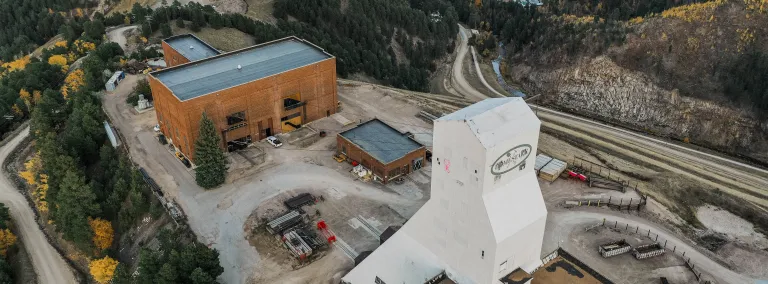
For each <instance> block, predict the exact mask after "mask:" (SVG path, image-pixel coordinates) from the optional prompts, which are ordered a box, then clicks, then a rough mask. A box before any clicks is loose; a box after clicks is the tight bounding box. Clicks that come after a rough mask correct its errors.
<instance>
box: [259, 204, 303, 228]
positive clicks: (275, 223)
mask: <svg viewBox="0 0 768 284" xmlns="http://www.w3.org/2000/svg"><path fill="white" fill-rule="evenodd" d="M303 220H304V219H303V217H302V216H301V214H299V212H298V211H295V210H292V211H290V212H288V213H286V214H283V215H282V216H280V217H277V218H275V219H274V220H272V221H269V223H267V231H269V233H271V234H282V233H283V232H284V231H286V230H288V229H290V228H292V227H293V226H296V225H298V224H300V223H301V222H302V221H303Z"/></svg>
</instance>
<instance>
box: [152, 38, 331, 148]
mask: <svg viewBox="0 0 768 284" xmlns="http://www.w3.org/2000/svg"><path fill="white" fill-rule="evenodd" d="M171 42H173V41H171ZM171 45H173V44H171ZM194 49H195V50H199V49H200V48H199V47H196V48H194ZM174 50H175V49H174ZM171 54H172V53H167V54H166V56H169V55H170V56H173V55H171ZM184 56H185V57H184V58H185V59H192V58H188V57H186V56H187V55H184ZM171 60H172V59H171ZM149 84H150V87H151V88H152V95H153V98H154V103H155V112H156V113H157V120H158V124H159V125H160V131H161V132H162V133H163V134H164V135H165V136H166V139H167V140H168V141H169V142H170V143H171V144H173V145H174V146H175V148H176V150H178V151H180V152H181V153H182V154H184V155H185V156H187V157H189V158H190V159H193V160H194V143H195V140H196V139H197V135H198V133H199V128H200V118H201V117H202V114H203V112H205V113H206V114H207V115H208V117H209V118H211V119H212V120H213V121H214V123H215V124H216V127H217V128H218V129H219V131H220V133H221V137H222V141H223V143H222V145H221V146H222V148H223V149H233V148H237V147H240V146H242V145H245V144H247V143H249V142H251V140H260V139H264V138H266V137H268V136H271V135H274V134H276V133H283V132H288V131H292V130H294V129H296V128H299V127H301V126H302V125H303V124H304V123H307V122H310V121H313V120H316V119H319V118H321V117H326V116H330V115H331V114H333V113H336V107H337V102H338V99H337V94H336V58H335V57H333V56H332V55H330V54H328V53H327V52H325V51H324V50H323V49H321V48H319V47H317V46H315V45H313V44H311V43H309V42H306V41H304V40H302V39H299V38H296V37H288V38H284V39H280V40H275V41H271V42H267V43H263V44H259V45H255V46H252V47H248V48H244V49H240V50H236V51H233V52H228V53H222V54H219V55H215V56H211V57H207V58H203V59H199V60H193V61H191V62H188V63H185V64H181V65H178V66H174V67H170V68H166V69H164V70H160V71H155V72H152V73H150V76H149Z"/></svg>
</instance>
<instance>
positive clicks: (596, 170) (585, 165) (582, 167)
mask: <svg viewBox="0 0 768 284" xmlns="http://www.w3.org/2000/svg"><path fill="white" fill-rule="evenodd" d="M570 167H571V168H572V169H574V170H576V171H580V172H583V173H585V174H586V175H587V176H589V177H600V178H603V179H607V180H610V181H613V182H616V183H618V184H620V185H621V190H620V191H621V192H626V191H627V190H634V191H636V192H638V193H639V191H638V190H637V182H632V181H630V180H628V179H623V178H621V177H620V176H618V175H617V174H616V172H617V171H616V170H612V169H611V168H608V167H605V166H602V165H599V164H597V163H594V162H591V161H588V160H585V159H584V158H581V157H578V156H577V157H574V158H573V161H572V162H571V164H570ZM640 196H643V195H642V194H641V195H640Z"/></svg>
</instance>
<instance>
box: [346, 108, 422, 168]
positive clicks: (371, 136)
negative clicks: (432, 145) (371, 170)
mask: <svg viewBox="0 0 768 284" xmlns="http://www.w3.org/2000/svg"><path fill="white" fill-rule="evenodd" d="M339 135H341V136H342V137H344V138H346V139H347V140H349V141H350V142H352V143H354V144H355V145H357V146H358V147H360V149H362V150H363V151H365V152H367V153H368V154H369V155H371V156H372V157H374V158H375V159H376V160H379V161H380V162H382V163H385V164H388V163H391V162H394V161H395V160H397V159H400V158H402V157H403V156H405V155H406V154H408V153H410V152H413V151H414V150H416V149H419V148H421V147H424V146H423V145H421V144H419V142H416V141H415V140H413V139H411V138H409V137H408V136H406V135H405V134H403V133H401V132H400V131H397V130H396V129H394V128H392V127H391V126H389V125H387V124H386V123H384V122H382V121H381V120H378V119H373V120H370V121H368V122H365V123H363V124H360V125H358V126H357V127H355V128H352V129H350V130H347V131H344V132H342V133H339Z"/></svg>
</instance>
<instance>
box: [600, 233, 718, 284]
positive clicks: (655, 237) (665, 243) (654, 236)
mask: <svg viewBox="0 0 768 284" xmlns="http://www.w3.org/2000/svg"><path fill="white" fill-rule="evenodd" d="M601 226H602V227H607V228H613V229H616V230H619V231H621V232H625V233H629V234H635V235H640V236H643V237H646V238H648V239H650V240H652V241H654V242H657V243H659V245H661V246H662V247H663V248H664V249H666V250H667V251H670V252H672V253H674V254H677V255H678V256H680V257H682V258H683V260H684V261H685V266H686V267H688V269H689V270H691V272H692V273H693V275H694V276H696V281H697V282H698V283H704V284H712V283H713V282H712V281H710V280H704V279H703V278H702V271H701V268H697V267H696V264H695V263H693V261H691V257H690V256H686V255H685V253H686V252H685V251H684V250H682V249H678V248H677V244H675V243H674V242H670V241H669V240H666V239H664V238H662V237H660V236H659V234H658V233H654V232H653V231H652V230H651V229H650V228H648V229H645V228H640V226H631V225H629V224H626V223H620V222H619V221H613V222H611V221H609V220H607V219H603V222H602V223H599V224H598V225H596V226H590V227H588V228H587V229H586V230H592V229H594V228H596V227H601Z"/></svg>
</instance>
